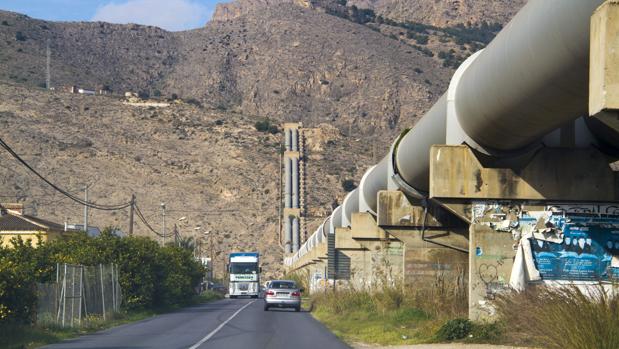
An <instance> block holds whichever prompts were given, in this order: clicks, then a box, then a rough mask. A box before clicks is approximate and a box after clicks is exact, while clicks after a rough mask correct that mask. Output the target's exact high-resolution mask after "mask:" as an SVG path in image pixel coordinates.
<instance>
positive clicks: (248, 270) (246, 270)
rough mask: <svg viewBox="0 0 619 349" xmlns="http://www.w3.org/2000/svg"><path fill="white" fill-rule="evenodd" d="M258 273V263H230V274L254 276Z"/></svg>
mask: <svg viewBox="0 0 619 349" xmlns="http://www.w3.org/2000/svg"><path fill="white" fill-rule="evenodd" d="M257 272H258V263H230V274H252V273H257Z"/></svg>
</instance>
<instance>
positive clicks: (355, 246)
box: [335, 228, 363, 250]
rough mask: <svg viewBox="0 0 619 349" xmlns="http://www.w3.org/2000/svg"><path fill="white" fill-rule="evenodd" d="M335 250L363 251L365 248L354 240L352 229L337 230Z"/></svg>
mask: <svg viewBox="0 0 619 349" xmlns="http://www.w3.org/2000/svg"><path fill="white" fill-rule="evenodd" d="M335 248H336V249H337V250H361V249H363V247H362V246H361V245H359V243H358V242H357V241H355V240H354V239H353V238H352V230H351V229H350V228H336V229H335Z"/></svg>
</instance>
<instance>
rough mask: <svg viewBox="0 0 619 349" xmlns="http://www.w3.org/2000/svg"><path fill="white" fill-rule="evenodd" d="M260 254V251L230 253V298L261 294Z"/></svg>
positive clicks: (253, 296) (255, 296) (254, 296)
mask: <svg viewBox="0 0 619 349" xmlns="http://www.w3.org/2000/svg"><path fill="white" fill-rule="evenodd" d="M260 269H261V268H260V255H259V254H258V252H236V253H230V256H229V261H228V275H229V286H228V294H229V295H230V298H237V297H239V296H249V297H252V298H258V295H259V294H260Z"/></svg>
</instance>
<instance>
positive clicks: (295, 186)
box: [292, 158, 299, 208]
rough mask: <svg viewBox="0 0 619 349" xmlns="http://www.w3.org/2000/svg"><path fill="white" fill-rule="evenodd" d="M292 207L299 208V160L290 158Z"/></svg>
mask: <svg viewBox="0 0 619 349" xmlns="http://www.w3.org/2000/svg"><path fill="white" fill-rule="evenodd" d="M292 207H293V208H299V159H298V158H292Z"/></svg>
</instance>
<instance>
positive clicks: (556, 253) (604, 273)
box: [531, 217, 619, 281]
mask: <svg viewBox="0 0 619 349" xmlns="http://www.w3.org/2000/svg"><path fill="white" fill-rule="evenodd" d="M553 223H555V226H556V227H557V229H561V230H562V232H563V242H562V243H554V242H550V241H544V240H537V239H535V238H533V239H531V248H532V250H533V257H534V260H535V264H536V267H537V269H538V270H539V272H540V275H541V277H542V279H545V280H586V281H604V280H609V279H617V278H619V226H617V220H616V219H605V218H591V217H572V218H562V219H560V220H558V221H555V222H553ZM614 256H617V257H614Z"/></svg>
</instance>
